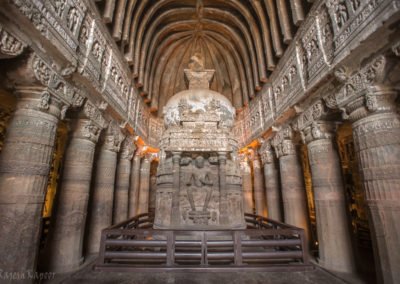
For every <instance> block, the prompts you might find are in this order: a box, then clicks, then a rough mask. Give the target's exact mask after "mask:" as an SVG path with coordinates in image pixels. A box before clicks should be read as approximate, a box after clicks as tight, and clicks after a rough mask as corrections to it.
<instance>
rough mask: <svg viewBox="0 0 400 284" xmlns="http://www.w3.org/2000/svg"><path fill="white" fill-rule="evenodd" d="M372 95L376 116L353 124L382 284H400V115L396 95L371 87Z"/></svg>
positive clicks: (369, 115)
mask: <svg viewBox="0 0 400 284" xmlns="http://www.w3.org/2000/svg"><path fill="white" fill-rule="evenodd" d="M368 96H369V101H368V100H367V103H368V108H369V110H370V111H371V112H372V113H370V114H368V115H367V116H366V117H363V118H361V119H358V120H356V121H355V122H354V123H353V137H354V147H355V152H356V157H357V160H358V162H359V168H360V173H361V180H362V183H363V187H364V189H365V197H366V201H367V206H368V214H369V219H370V221H371V222H370V224H371V226H372V240H373V245H374V255H375V262H376V263H377V270H378V271H377V272H378V275H379V277H380V279H379V282H384V283H400V266H399V263H400V250H399V249H398V248H400V116H399V114H398V113H397V112H396V105H395V102H394V100H395V98H396V92H395V91H394V90H392V89H380V88H376V89H375V88H371V89H370V90H369V94H368ZM379 109H382V110H387V111H385V112H379ZM377 110H378V111H377Z"/></svg>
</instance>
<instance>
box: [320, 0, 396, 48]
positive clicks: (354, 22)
mask: <svg viewBox="0 0 400 284" xmlns="http://www.w3.org/2000/svg"><path fill="white" fill-rule="evenodd" d="M395 2H396V1H393V0H367V1H360V0H346V1H345V0H328V1H327V7H328V11H329V14H330V16H331V19H332V21H333V23H334V25H333V31H334V49H335V54H337V53H339V52H341V51H342V50H344V49H345V47H346V46H347V45H348V42H349V41H350V40H352V37H353V36H357V35H359V34H361V30H362V29H364V28H365V26H366V23H367V22H368V21H370V20H371V19H372V18H373V17H375V16H377V15H378V14H379V13H381V12H382V11H383V10H385V9H389V10H391V11H390V13H394V12H395V11H396V9H395V7H397V10H398V9H399V6H398V4H397V5H396V4H395Z"/></svg>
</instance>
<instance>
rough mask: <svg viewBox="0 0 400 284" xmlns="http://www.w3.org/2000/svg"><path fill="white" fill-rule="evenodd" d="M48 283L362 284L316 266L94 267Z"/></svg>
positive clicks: (89, 266) (90, 265)
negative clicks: (214, 269)
mask: <svg viewBox="0 0 400 284" xmlns="http://www.w3.org/2000/svg"><path fill="white" fill-rule="evenodd" d="M43 283H45V284H59V283H63V284H72V283H79V284H81V283H82V284H91V283H93V284H94V283H96V284H136V283H137V284H147V283H148V284H157V283H167V284H192V283H193V284H200V283H201V284H203V283H204V284H206V283H207V284H212V283H217V284H224V283H229V284H235V283H246V284H253V283H254V284H256V283H260V284H261V283H262V284H268V283H271V284H272V283H273V284H281V283H282V284H283V283H285V284H290V283H301V284H312V283H315V284H343V283H362V282H359V281H355V282H353V281H351V279H347V281H344V280H341V279H340V278H338V277H336V276H334V275H332V274H330V273H328V272H326V271H324V270H322V269H321V268H318V267H316V268H315V269H314V270H312V271H306V272H290V273H288V272H231V273H204V272H201V273H200V272H199V273H188V272H179V273H178V272H162V273H127V272H125V273H121V272H115V273H110V272H98V271H93V270H92V264H89V265H87V266H86V267H85V268H83V269H82V270H80V271H78V272H75V273H72V274H69V275H56V277H55V279H53V280H51V281H46V282H43Z"/></svg>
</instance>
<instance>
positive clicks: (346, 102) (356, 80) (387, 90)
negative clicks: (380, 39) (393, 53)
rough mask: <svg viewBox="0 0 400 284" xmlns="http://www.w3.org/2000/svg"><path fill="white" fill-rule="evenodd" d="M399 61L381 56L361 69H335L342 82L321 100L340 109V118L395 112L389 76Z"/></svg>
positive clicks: (330, 106) (360, 117)
mask: <svg viewBox="0 0 400 284" xmlns="http://www.w3.org/2000/svg"><path fill="white" fill-rule="evenodd" d="M396 63H398V62H397V61H396V60H392V59H390V58H388V57H387V56H384V55H379V56H377V57H375V58H374V59H373V60H372V61H371V62H369V63H368V64H366V65H365V66H364V67H363V68H361V70H360V71H358V72H356V73H354V74H349V71H348V70H347V69H346V68H340V69H338V70H336V72H335V75H336V77H337V79H338V80H339V81H340V82H341V83H342V85H341V86H340V87H339V88H338V89H337V90H336V91H335V92H332V93H330V94H328V95H327V96H326V97H325V98H324V100H325V102H326V104H327V106H328V107H329V108H333V109H335V108H336V109H339V110H341V111H342V116H343V119H348V120H350V121H357V120H359V119H362V118H365V117H367V116H369V115H371V114H376V113H387V112H396V109H397V106H396V103H395V101H396V98H397V95H398V94H397V92H396V90H395V89H394V88H393V86H391V84H390V82H389V80H388V75H389V72H390V70H391V69H392V68H391V67H392V66H393V65H394V64H396Z"/></svg>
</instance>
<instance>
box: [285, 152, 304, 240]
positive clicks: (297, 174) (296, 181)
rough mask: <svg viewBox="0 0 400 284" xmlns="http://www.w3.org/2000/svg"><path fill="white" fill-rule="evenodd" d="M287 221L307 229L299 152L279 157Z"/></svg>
mask: <svg viewBox="0 0 400 284" xmlns="http://www.w3.org/2000/svg"><path fill="white" fill-rule="evenodd" d="M279 167H280V173H281V176H282V179H281V185H282V199H283V208H284V214H285V218H284V219H285V223H288V224H290V225H294V226H297V227H300V228H303V229H305V230H306V232H307V235H308V218H307V216H308V211H307V200H306V192H305V188H304V179H303V172H302V168H301V163H300V161H299V157H298V155H297V154H294V155H287V156H282V157H280V158H279Z"/></svg>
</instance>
